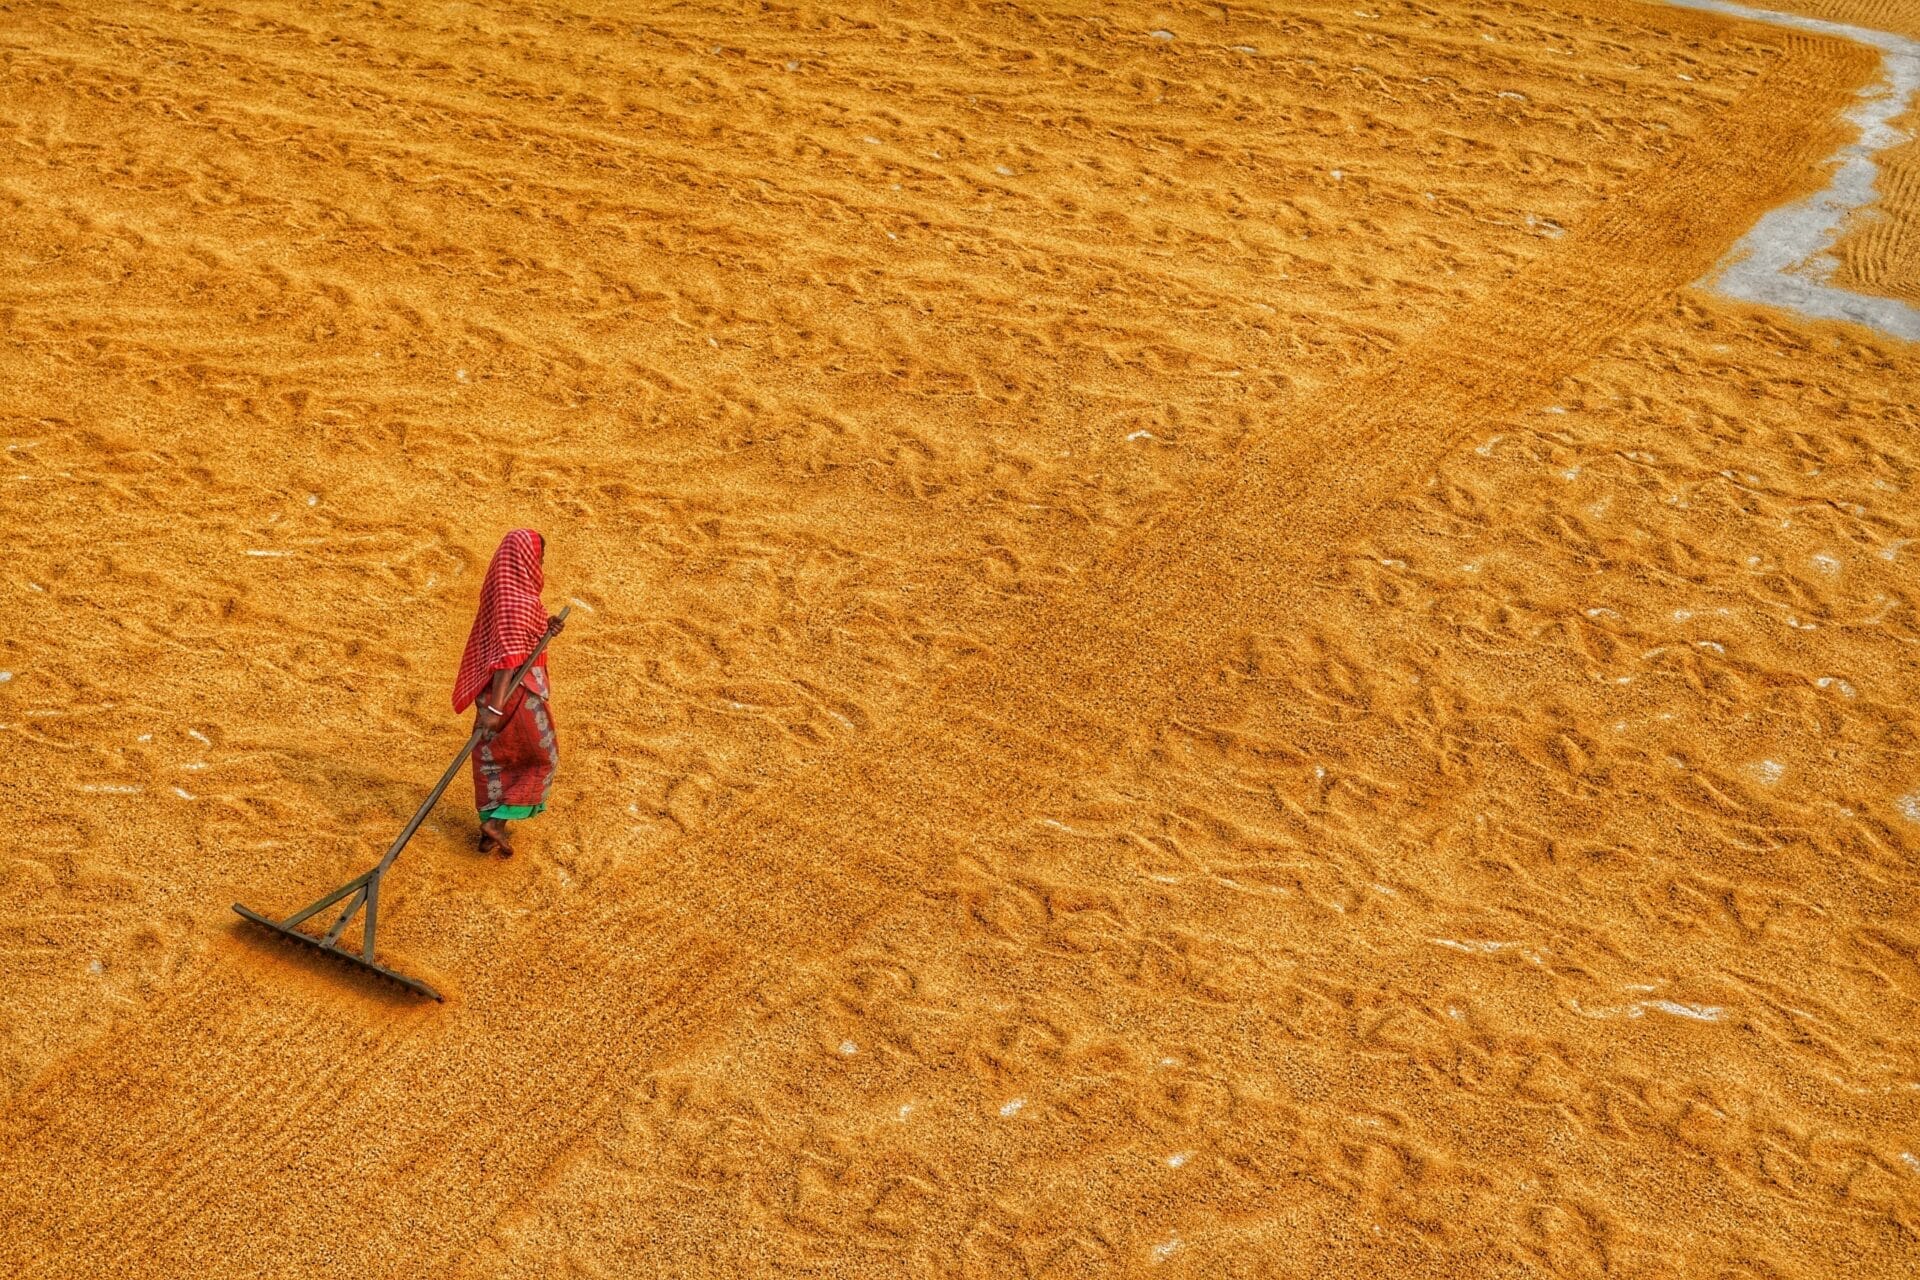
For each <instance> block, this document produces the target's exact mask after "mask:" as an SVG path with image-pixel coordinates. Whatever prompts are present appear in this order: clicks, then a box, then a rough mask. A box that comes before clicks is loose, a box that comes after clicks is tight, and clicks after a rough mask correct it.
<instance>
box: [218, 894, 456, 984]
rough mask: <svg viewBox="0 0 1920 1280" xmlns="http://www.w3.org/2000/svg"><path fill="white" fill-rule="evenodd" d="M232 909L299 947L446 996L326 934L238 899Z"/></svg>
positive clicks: (387, 979)
mask: <svg viewBox="0 0 1920 1280" xmlns="http://www.w3.org/2000/svg"><path fill="white" fill-rule="evenodd" d="M233 909H234V911H235V912H237V913H238V914H239V915H240V916H242V917H243V918H245V919H248V920H251V921H253V922H254V923H255V924H257V925H260V926H262V927H263V928H267V929H271V930H273V932H274V933H276V934H278V935H279V936H280V937H282V938H286V939H288V940H290V941H293V942H297V943H299V944H300V945H301V946H302V947H305V948H308V949H309V950H313V951H318V952H320V953H321V954H322V955H325V956H328V957H329V958H331V959H334V960H340V961H344V962H345V963H347V964H349V965H352V966H353V967H354V968H356V969H359V970H360V971H362V972H363V973H371V974H373V975H374V976H375V977H377V978H383V979H385V980H386V981H388V982H392V983H395V984H397V985H399V986H401V987H404V988H406V989H407V990H408V991H411V992H412V993H413V994H415V995H418V996H426V997H428V998H429V999H432V1000H442V1001H444V1000H445V999H446V997H445V996H443V995H441V994H440V993H439V992H438V991H435V990H434V989H433V988H432V987H430V986H428V985H427V984H426V983H424V982H422V981H420V980H419V979H418V978H409V977H408V976H407V975H406V974H404V973H396V972H394V971H393V970H392V969H389V968H387V967H386V966H385V965H383V964H380V963H378V962H377V961H375V960H374V959H373V958H372V957H371V956H358V955H355V954H354V953H353V952H351V951H346V950H343V949H342V948H340V947H338V946H336V945H334V944H333V943H332V942H329V941H328V940H326V939H325V938H316V937H314V936H313V935H312V934H310V933H302V932H301V931H300V930H298V929H296V928H294V927H293V925H292V924H291V923H282V922H281V921H278V920H269V919H267V918H266V917H265V916H263V915H261V914H260V913H259V912H258V911H255V910H253V909H252V908H251V907H243V906H241V905H240V904H239V903H237V902H236V903H234V904H233Z"/></svg>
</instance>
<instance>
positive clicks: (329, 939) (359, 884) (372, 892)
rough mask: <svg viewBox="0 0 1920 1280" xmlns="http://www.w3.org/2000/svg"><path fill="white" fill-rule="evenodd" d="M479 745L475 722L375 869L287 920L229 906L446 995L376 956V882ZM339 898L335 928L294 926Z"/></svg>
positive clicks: (518, 675) (526, 665) (510, 689)
mask: <svg viewBox="0 0 1920 1280" xmlns="http://www.w3.org/2000/svg"><path fill="white" fill-rule="evenodd" d="M571 612H573V606H572V605H568V606H567V607H566V608H564V609H562V610H560V619H561V621H563V622H564V621H565V620H566V617H567V615H568V614H569V613H571ZM552 638H553V636H552V635H551V634H548V635H544V636H541V637H540V643H539V644H537V645H535V646H534V647H533V652H532V653H530V654H528V655H527V660H526V661H525V662H522V663H521V664H520V665H519V667H518V668H516V669H515V670H514V673H513V683H512V684H510V685H508V686H507V693H506V696H507V697H509V698H511V697H512V696H513V695H514V693H515V692H516V691H517V690H518V689H519V688H520V682H521V681H522V680H524V679H526V678H527V672H528V671H531V670H532V669H533V664H534V663H535V662H537V661H538V660H539V658H540V655H541V653H542V652H544V651H545V649H546V647H547V641H549V640H551V639H552ZM479 745H480V728H479V726H478V725H476V726H474V730H473V733H472V734H471V735H470V736H469V737H468V738H467V745H466V746H464V747H462V748H460V754H459V755H457V756H455V757H454V758H453V763H452V764H450V765H448V766H447V771H446V772H445V773H444V774H442V775H441V776H440V784H439V785H438V786H436V787H435V788H434V789H433V793H432V794H431V795H429V796H428V797H427V800H426V803H425V804H423V805H421V806H420V809H419V812H417V813H415V814H414V815H413V821H411V822H409V823H407V825H406V827H405V828H404V829H402V831H401V832H400V834H399V836H398V837H397V838H396V839H395V840H394V842H393V845H392V847H390V848H389V849H388V850H387V856H386V857H384V858H382V859H380V865H378V866H376V867H375V868H374V869H373V870H371V871H368V872H364V873H362V874H361V875H357V876H355V877H354V878H353V879H351V880H349V881H347V882H346V883H345V884H343V885H341V886H340V887H339V888H338V889H335V890H334V891H333V892H331V893H329V894H327V895H326V896H325V897H324V898H321V899H320V900H319V901H317V902H315V903H313V904H312V905H311V906H308V907H303V908H302V909H300V910H299V911H296V912H294V913H293V914H292V915H290V916H288V917H287V918H286V919H285V920H269V919H267V918H266V917H265V916H263V915H261V914H260V913H259V912H258V911H254V910H252V909H251V908H249V907H243V906H241V905H240V904H239V903H237V902H236V903H234V904H233V909H234V910H235V911H237V912H239V913H240V914H241V915H243V916H245V917H246V918H247V919H249V920H251V921H253V922H254V923H255V924H258V925H264V926H266V927H267V928H269V929H271V930H273V931H274V932H275V933H277V934H279V935H280V936H281V937H283V938H290V939H292V940H293V941H295V942H298V943H300V944H301V945H302V946H307V947H312V948H314V949H315V950H318V951H324V952H326V953H327V954H328V955H330V956H333V957H334V958H336V959H339V960H345V961H346V962H347V963H348V964H351V965H355V966H357V967H359V968H362V969H365V970H367V971H368V972H369V973H375V974H378V975H379V976H380V977H382V978H385V979H386V980H387V981H389V982H397V983H399V984H400V985H401V986H403V987H405V988H406V989H407V990H409V991H412V992H414V993H415V994H417V995H423V996H430V997H432V998H433V999H435V1000H441V999H444V998H445V997H443V996H442V995H441V994H440V993H439V992H438V991H435V990H434V989H433V988H432V987H430V986H428V985H427V984H426V983H424V982H422V981H420V980H419V979H418V978H409V977H408V976H407V975H406V974H404V973H395V972H394V971H393V970H392V969H389V968H387V967H386V966H385V965H383V964H379V963H378V962H376V961H375V960H374V958H373V934H374V929H375V927H376V926H377V925H378V923H379V918H380V881H381V878H382V877H384V876H385V875H386V874H387V869H388V868H389V867H391V866H392V865H393V860H394V859H395V858H397V857H399V856H400V851H401V850H402V849H404V848H406V847H407V841H409V840H411V839H413V833H414V832H416V831H418V830H419V829H420V824H421V823H423V822H425V821H426V820H427V815H428V814H429V813H432V812H433V806H434V805H436V804H438V803H439V802H440V797H441V795H443V794H444V793H445V792H446V789H447V787H448V786H449V785H450V784H451V783H452V782H453V778H454V775H455V774H457V773H459V772H460V766H461V765H463V764H465V763H466V762H467V757H468V756H470V755H472V754H473V751H474V748H475V747H478V746H479ZM342 898H345V899H347V905H346V907H345V908H344V909H343V910H342V911H341V912H340V915H339V918H338V919H336V920H335V921H334V922H333V927H332V928H330V929H328V930H327V933H326V936H325V937H315V936H314V935H313V934H310V933H304V932H302V931H301V930H300V929H298V928H296V927H295V926H297V925H299V924H300V923H301V922H302V921H304V920H306V919H307V918H308V917H309V916H315V915H318V914H319V913H320V912H322V911H325V910H326V909H327V908H328V907H330V906H332V905H333V904H334V903H336V902H338V901H340V899H342ZM362 908H364V909H365V910H366V913H367V917H366V923H365V924H364V925H363V926H362V928H361V941H360V954H359V955H355V954H354V953H353V952H351V951H347V950H345V949H343V948H342V947H341V946H340V945H339V944H340V935H341V934H342V933H344V932H346V928H347V925H348V924H349V923H350V922H351V921H352V920H353V917H354V916H355V915H357V914H359V912H360V911H361V909H362Z"/></svg>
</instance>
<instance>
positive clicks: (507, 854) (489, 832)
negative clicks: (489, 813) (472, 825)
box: [480, 818, 513, 858]
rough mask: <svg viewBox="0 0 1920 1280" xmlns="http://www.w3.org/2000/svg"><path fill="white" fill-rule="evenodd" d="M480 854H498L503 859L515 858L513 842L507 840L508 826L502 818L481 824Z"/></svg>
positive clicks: (491, 819) (490, 819)
mask: <svg viewBox="0 0 1920 1280" xmlns="http://www.w3.org/2000/svg"><path fill="white" fill-rule="evenodd" d="M480 852H482V853H497V854H499V855H500V856H501V857H503V858H511V857H512V856H513V841H511V840H509V839H507V824H506V822H505V821H504V820H502V819H500V818H489V819H487V820H486V821H485V822H483V823H481V824H480Z"/></svg>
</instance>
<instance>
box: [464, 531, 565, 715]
mask: <svg viewBox="0 0 1920 1280" xmlns="http://www.w3.org/2000/svg"><path fill="white" fill-rule="evenodd" d="M545 546H546V541H545V539H543V538H541V536H540V535H539V534H537V533H535V532H534V531H533V530H531V529H515V530H514V531H513V532H512V533H510V534H508V535H507V536H506V537H504V538H502V539H501V540H500V549H499V550H498V551H496V552H494V553H493V563H492V564H490V565H488V566H487V580H486V581H485V582H484V583H482V584H481V586H480V612H479V613H478V614H476V615H475V616H474V619H473V630H472V631H470V632H469V633H468V634H467V651H466V653H464V654H463V655H461V658H460V676H459V678H458V679H456V680H455V681H454V682H453V709H454V710H455V711H465V710H466V709H467V708H468V707H470V706H472V705H473V700H474V699H475V698H477V697H479V696H480V691H481V690H482V689H484V688H486V686H487V682H488V681H489V680H491V679H493V673H494V672H496V671H500V670H507V671H511V670H513V669H514V668H515V667H517V666H519V665H520V664H521V663H522V662H525V661H526V659H527V655H528V654H530V653H532V652H533V649H534V646H535V645H537V644H539V643H540V637H541V636H543V635H545V634H547V607H546V606H545V605H543V604H541V603H540V589H541V588H542V587H544V586H545V585H546V574H545V573H544V572H543V571H542V570H541V568H540V553H541V551H542V550H543V549H544V548H545ZM546 660H547V657H546V655H545V654H541V655H540V661H541V662H543V663H544V662H545V661H546Z"/></svg>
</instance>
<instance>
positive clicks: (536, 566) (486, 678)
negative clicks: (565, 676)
mask: <svg viewBox="0 0 1920 1280" xmlns="http://www.w3.org/2000/svg"><path fill="white" fill-rule="evenodd" d="M546 555H547V543H546V539H544V538H542V537H541V536H540V535H539V534H537V533H535V532H534V531H533V530H531V529H515V530H514V531H513V532H512V533H509V534H508V535H507V536H506V537H505V538H502V539H501V540H500V549H499V550H498V551H495V552H494V553H493V563H492V564H489V565H488V566H487V580H486V582H485V583H484V584H482V586H481V588H480V612H479V614H478V615H477V616H476V617H475V618H474V620H473V630H472V631H471V632H470V633H469V634H468V636H467V651H466V653H465V654H464V655H463V656H462V657H461V659H460V676H459V678H458V679H457V680H455V681H454V683H453V709H454V710H455V711H465V710H466V709H467V707H468V705H469V704H471V705H472V706H473V708H474V724H475V727H476V728H478V729H479V730H480V731H481V734H482V737H481V741H480V745H479V746H478V747H476V748H475V749H474V752H473V795H474V805H475V807H476V808H478V809H479V810H480V852H482V853H495V852H498V853H499V854H500V855H501V856H502V857H511V856H512V855H513V842H512V841H511V840H509V839H508V838H507V824H508V823H509V822H517V821H519V820H520V819H522V818H531V817H532V816H533V815H534V814H536V813H539V812H540V811H541V810H542V809H545V808H546V807H547V793H548V792H549V791H551V790H552V788H553V771H554V768H555V766H557V765H558V764H559V763H560V747H559V744H558V743H557V742H556V741H555V740H554V734H553V713H552V712H551V711H550V710H549V709H548V707H547V698H548V696H549V690H548V686H547V655H546V654H545V653H542V654H541V655H540V660H539V661H538V662H536V663H534V664H533V669H532V670H530V671H528V672H527V678H526V679H525V680H524V681H522V682H521V684H520V687H519V689H517V690H515V691H514V694H513V696H512V697H511V698H509V697H507V685H508V684H510V683H512V681H513V673H514V669H515V668H517V667H518V666H519V665H520V664H521V663H522V662H524V661H526V658H527V655H528V654H530V653H532V652H533V650H534V646H536V645H538V644H539V643H540V637H541V636H542V635H555V636H557V635H559V634H560V628H561V622H560V619H558V618H549V617H547V610H546V607H545V606H544V605H542V604H541V603H540V590H541V588H542V587H543V586H545V585H546V574H545V572H544V570H543V568H542V565H543V562H544V561H545V560H546Z"/></svg>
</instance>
